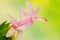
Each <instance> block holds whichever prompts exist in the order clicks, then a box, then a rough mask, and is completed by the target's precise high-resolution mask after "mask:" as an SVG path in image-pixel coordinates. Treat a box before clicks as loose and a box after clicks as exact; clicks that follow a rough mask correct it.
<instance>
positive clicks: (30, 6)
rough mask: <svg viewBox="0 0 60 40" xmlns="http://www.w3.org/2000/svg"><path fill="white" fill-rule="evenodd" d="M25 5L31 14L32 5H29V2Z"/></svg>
mask: <svg viewBox="0 0 60 40" xmlns="http://www.w3.org/2000/svg"><path fill="white" fill-rule="evenodd" d="M26 5H27V7H28V9H29V11H30V12H31V13H33V12H34V11H33V8H32V5H31V4H30V3H29V2H26Z"/></svg>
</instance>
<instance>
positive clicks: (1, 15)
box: [0, 0, 60, 40]
mask: <svg viewBox="0 0 60 40" xmlns="http://www.w3.org/2000/svg"><path fill="white" fill-rule="evenodd" d="M26 1H28V2H30V3H31V4H32V6H33V8H36V6H37V5H39V6H40V11H39V13H38V14H37V16H44V17H45V18H47V19H48V22H47V23H46V22H40V21H37V20H36V21H35V23H34V24H33V26H32V27H29V28H27V29H26V30H25V31H24V33H23V40H60V0H0V23H1V22H2V21H4V20H8V21H9V17H8V16H7V15H11V16H13V17H15V18H16V19H18V18H19V17H20V15H21V14H20V12H19V7H22V8H24V9H26V4H25V3H26Z"/></svg>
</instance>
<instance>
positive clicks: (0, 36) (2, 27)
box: [0, 21, 12, 40]
mask: <svg viewBox="0 0 60 40" xmlns="http://www.w3.org/2000/svg"><path fill="white" fill-rule="evenodd" d="M9 24H10V23H7V21H4V22H3V23H2V24H0V40H12V38H11V37H10V38H6V33H7V31H8V27H9Z"/></svg>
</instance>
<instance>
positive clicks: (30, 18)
mask: <svg viewBox="0 0 60 40" xmlns="http://www.w3.org/2000/svg"><path fill="white" fill-rule="evenodd" d="M26 6H27V8H28V10H29V12H27V11H26V10H24V9H23V8H20V12H21V13H22V14H23V15H25V17H26V18H24V19H23V20H20V21H17V20H16V19H14V18H13V17H12V16H10V18H11V24H12V25H13V27H12V28H11V29H10V30H9V31H8V33H7V35H6V36H7V37H10V36H12V35H13V34H14V33H15V31H16V30H17V31H20V32H21V31H23V30H25V29H26V28H27V27H29V26H31V25H33V23H34V21H35V20H36V19H37V20H39V21H42V20H45V21H47V19H45V18H44V17H41V16H40V17H39V16H36V14H37V13H38V12H39V10H40V7H39V6H37V7H36V9H35V10H33V7H32V5H31V4H30V3H29V2H26Z"/></svg>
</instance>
